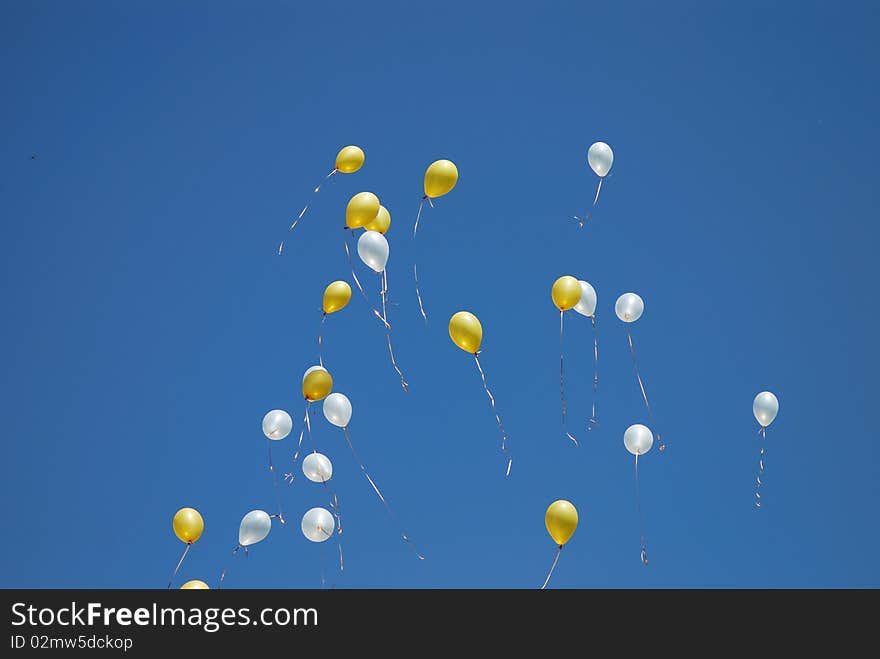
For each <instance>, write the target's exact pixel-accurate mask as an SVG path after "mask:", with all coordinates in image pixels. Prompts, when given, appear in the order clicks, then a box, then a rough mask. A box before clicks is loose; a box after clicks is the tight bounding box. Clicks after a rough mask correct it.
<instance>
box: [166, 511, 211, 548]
mask: <svg viewBox="0 0 880 659" xmlns="http://www.w3.org/2000/svg"><path fill="white" fill-rule="evenodd" d="M173 525H174V534H175V535H176V536H177V537H178V538H180V541H181V542H185V543H186V544H188V545H191V544H192V543H194V542H195V541H196V540H198V539H199V538H200V537H201V535H202V531H204V530H205V522H204V520H203V519H202V516H201V515H200V514H199V511H198V510H196V509H195V508H181V509H180V510H178V511H177V512H176V513H174V521H173Z"/></svg>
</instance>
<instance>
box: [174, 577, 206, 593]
mask: <svg viewBox="0 0 880 659" xmlns="http://www.w3.org/2000/svg"><path fill="white" fill-rule="evenodd" d="M210 589H211V588H210V586H208V584H206V583H205V582H204V581H200V580H199V579H193V580H192V581H187V582H186V583H185V584H183V585H182V586H181V587H180V590H210Z"/></svg>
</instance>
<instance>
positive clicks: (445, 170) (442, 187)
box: [425, 160, 458, 199]
mask: <svg viewBox="0 0 880 659" xmlns="http://www.w3.org/2000/svg"><path fill="white" fill-rule="evenodd" d="M457 182H458V167H456V166H455V163H454V162H452V161H451V160H435V161H434V162H432V163H431V164H430V165H429V166H428V170H427V171H426V172H425V196H426V197H431V199H434V198H435V197H442V196H443V195H445V194H446V193H447V192H449V191H450V190H452V188H454V187H455V184H456V183H457Z"/></svg>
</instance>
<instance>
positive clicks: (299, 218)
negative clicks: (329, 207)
mask: <svg viewBox="0 0 880 659" xmlns="http://www.w3.org/2000/svg"><path fill="white" fill-rule="evenodd" d="M338 171H339V170H338V169H335V168H334V169H333V171H332V172H330V173H329V174H327V176H325V177H324V178H322V179H321V182H320V183H318V185H317V186H316V187H315V189H314V190H313V191H312V194H318V192H319V191H320V190H321V186H322V185H324V183H326V182H327V180H328V179H329V178H330V177H331V176H333V175H334V174H335V173H336V172H338ZM311 205H312V200H311V199H310V200H309V203H307V204H306V205H305V207H304V208H303V209H302V210H301V211H300V213H299V215H297V216H296V219H295V220H294V221H293V224H291V225H290V228H288V229H287V233H290V232H291V231H293V227H295V226H296V224H297V222H299V221H300V220H301V219H302V218H303V215H305V214H306V211H307V210H309V206H311ZM283 251H284V240H282V241H281V244H280V245H278V255H279V256H281V253H282V252H283Z"/></svg>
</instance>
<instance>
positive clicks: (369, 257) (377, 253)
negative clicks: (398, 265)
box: [358, 231, 388, 272]
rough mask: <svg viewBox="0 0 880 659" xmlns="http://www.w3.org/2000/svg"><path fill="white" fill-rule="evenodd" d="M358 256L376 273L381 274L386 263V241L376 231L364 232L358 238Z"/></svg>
mask: <svg viewBox="0 0 880 659" xmlns="http://www.w3.org/2000/svg"><path fill="white" fill-rule="evenodd" d="M358 256H360V257H361V261H363V262H364V263H366V264H367V265H368V266H369V267H371V268H372V269H373V270H375V271H376V272H382V271H383V270H384V269H385V264H386V263H388V241H387V240H386V239H385V236H383V235H382V234H381V233H379V232H378V231H364V233H363V234H361V237H360V238H358Z"/></svg>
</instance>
